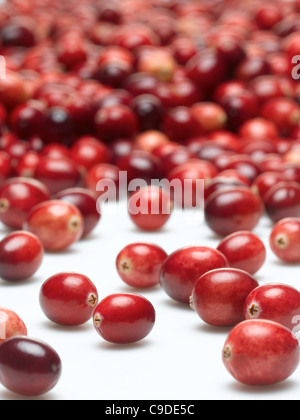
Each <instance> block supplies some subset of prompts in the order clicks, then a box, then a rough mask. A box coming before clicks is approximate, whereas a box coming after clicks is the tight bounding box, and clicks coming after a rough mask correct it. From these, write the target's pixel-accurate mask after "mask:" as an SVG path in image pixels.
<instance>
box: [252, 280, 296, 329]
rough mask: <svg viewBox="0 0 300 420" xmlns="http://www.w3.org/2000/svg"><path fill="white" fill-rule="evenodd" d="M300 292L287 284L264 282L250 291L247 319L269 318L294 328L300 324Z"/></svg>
mask: <svg viewBox="0 0 300 420" xmlns="http://www.w3.org/2000/svg"><path fill="white" fill-rule="evenodd" d="M299 314H300V293H299V291H298V290H297V289H295V288H294V287H292V286H289V285H287V284H280V283H270V284H264V285H261V286H259V287H257V288H256V289H254V290H253V291H252V292H251V293H249V295H248V297H247V299H246V301H245V305H244V316H245V319H268V320H270V321H274V322H278V323H279V324H282V325H284V326H285V327H287V328H289V329H290V330H293V329H294V328H297V324H299Z"/></svg>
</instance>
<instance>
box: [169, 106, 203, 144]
mask: <svg viewBox="0 0 300 420" xmlns="http://www.w3.org/2000/svg"><path fill="white" fill-rule="evenodd" d="M163 130H164V132H165V133H166V135H167V136H168V137H169V138H170V139H171V140H173V141H178V142H180V143H182V142H184V141H185V140H188V139H190V138H192V137H196V136H198V135H200V134H201V133H202V128H201V126H200V123H199V122H198V120H197V118H196V117H195V116H194V115H193V114H192V112H191V110H190V109H189V108H188V107H176V108H173V109H172V110H170V111H169V112H168V113H167V115H166V117H165V119H164V123H163Z"/></svg>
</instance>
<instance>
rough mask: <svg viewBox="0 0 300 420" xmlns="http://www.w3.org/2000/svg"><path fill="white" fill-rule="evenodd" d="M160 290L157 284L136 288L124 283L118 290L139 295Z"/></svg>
mask: <svg viewBox="0 0 300 420" xmlns="http://www.w3.org/2000/svg"><path fill="white" fill-rule="evenodd" d="M161 290H162V289H161V287H160V286H159V285H157V286H154V287H149V288H145V289H138V288H135V287H130V286H126V285H125V286H121V287H119V292H120V293H137V294H139V295H146V294H154V293H158V292H161Z"/></svg>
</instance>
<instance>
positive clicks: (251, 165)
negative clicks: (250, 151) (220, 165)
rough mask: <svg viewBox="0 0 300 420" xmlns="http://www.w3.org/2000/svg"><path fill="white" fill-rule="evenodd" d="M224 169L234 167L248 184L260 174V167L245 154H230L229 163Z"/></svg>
mask: <svg viewBox="0 0 300 420" xmlns="http://www.w3.org/2000/svg"><path fill="white" fill-rule="evenodd" d="M224 169H235V170H237V171H238V172H239V173H240V174H241V175H242V176H244V177H245V178H246V179H248V181H249V182H250V184H252V183H253V181H254V180H255V179H256V178H257V177H258V175H260V174H261V169H260V167H259V165H258V164H256V163H255V162H254V161H253V159H251V158H250V157H249V156H247V155H236V156H232V158H231V159H230V163H229V164H228V165H227V166H226V167H225V168H224Z"/></svg>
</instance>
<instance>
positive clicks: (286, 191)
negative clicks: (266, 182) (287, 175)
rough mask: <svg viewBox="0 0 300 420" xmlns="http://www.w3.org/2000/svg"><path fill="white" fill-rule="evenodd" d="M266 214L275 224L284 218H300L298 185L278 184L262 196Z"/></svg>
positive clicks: (299, 188)
mask: <svg viewBox="0 0 300 420" xmlns="http://www.w3.org/2000/svg"><path fill="white" fill-rule="evenodd" d="M264 204H265V209H266V213H267V215H268V216H269V218H270V219H271V220H272V221H273V222H274V223H277V222H279V220H281V219H284V218H286V217H300V185H299V184H297V183H295V182H287V181H286V182H280V183H279V184H277V185H274V187H272V188H271V189H270V190H269V191H268V192H267V194H266V195H265V196H264Z"/></svg>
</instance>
